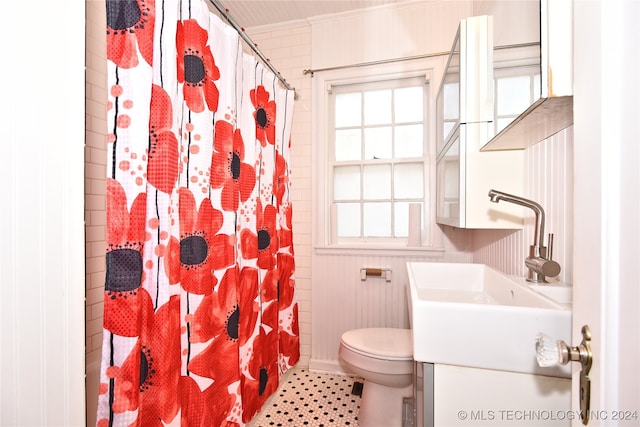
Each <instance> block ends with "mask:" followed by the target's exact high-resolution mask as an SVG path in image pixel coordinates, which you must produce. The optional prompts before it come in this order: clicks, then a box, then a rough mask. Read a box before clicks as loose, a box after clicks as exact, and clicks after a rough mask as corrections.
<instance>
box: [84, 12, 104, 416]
mask: <svg viewBox="0 0 640 427" xmlns="http://www.w3.org/2000/svg"><path fill="white" fill-rule="evenodd" d="M86 8H87V9H86V16H87V25H86V35H85V38H86V74H85V75H86V82H85V84H86V113H85V114H86V123H85V208H84V209H85V246H86V260H85V264H86V282H85V286H86V300H85V310H86V312H85V318H86V325H85V330H86V333H85V345H86V350H85V351H86V365H87V369H86V372H87V380H86V383H87V384H86V393H87V425H95V417H96V406H97V398H98V384H99V377H98V375H99V363H100V356H101V348H102V319H103V311H104V310H103V307H104V276H105V248H106V180H105V175H106V167H107V166H106V165H107V141H106V129H107V122H106V105H107V90H106V87H107V74H106V71H107V54H106V39H105V27H106V17H105V3H104V0H87V1H86Z"/></svg>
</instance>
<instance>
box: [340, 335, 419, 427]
mask: <svg viewBox="0 0 640 427" xmlns="http://www.w3.org/2000/svg"><path fill="white" fill-rule="evenodd" d="M339 355H340V359H341V360H342V362H343V363H344V365H345V368H346V370H347V371H348V372H350V373H352V374H355V375H358V376H360V377H362V378H363V379H364V386H363V389H362V399H361V401H360V412H359V414H358V424H359V425H360V426H361V427H401V426H402V417H403V399H404V398H405V397H411V396H412V395H413V345H412V339H411V330H410V329H397V328H365V329H353V330H350V331H347V332H345V333H344V334H342V339H341V340H340V349H339Z"/></svg>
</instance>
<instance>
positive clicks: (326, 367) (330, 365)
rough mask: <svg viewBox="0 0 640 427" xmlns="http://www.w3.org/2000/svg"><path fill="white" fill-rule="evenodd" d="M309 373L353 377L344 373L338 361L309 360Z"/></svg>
mask: <svg viewBox="0 0 640 427" xmlns="http://www.w3.org/2000/svg"><path fill="white" fill-rule="evenodd" d="M309 371H311V372H316V373H323V374H339V375H347V376H353V374H352V373H350V372H346V371H345V370H344V369H343V368H342V365H341V364H340V361H339V360H323V359H309Z"/></svg>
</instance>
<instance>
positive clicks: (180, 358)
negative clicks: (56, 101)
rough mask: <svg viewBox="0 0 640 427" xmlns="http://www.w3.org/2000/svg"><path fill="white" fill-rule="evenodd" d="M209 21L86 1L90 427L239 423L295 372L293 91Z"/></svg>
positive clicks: (189, 11)
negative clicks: (282, 379)
mask: <svg viewBox="0 0 640 427" xmlns="http://www.w3.org/2000/svg"><path fill="white" fill-rule="evenodd" d="M96 3H99V4H96ZM212 5H213V6H216V3H215V2H212ZM105 6H106V7H105ZM209 6H211V5H209V3H208V1H205V0H201V1H200V0H196V1H189V2H179V1H164V2H156V1H154V0H133V1H116V0H107V1H106V4H105V3H102V2H88V3H87V21H88V25H87V28H88V30H87V31H88V33H87V53H88V55H87V58H88V59H87V87H88V89H89V90H88V91H87V105H88V108H87V116H88V117H87V119H88V120H87V151H86V156H85V158H86V169H85V170H86V179H87V181H86V183H87V185H86V206H85V216H86V219H87V221H86V223H87V225H86V231H87V233H86V235H87V249H88V250H87V377H88V379H87V396H88V397H87V420H88V422H89V423H93V421H94V419H93V416H95V417H96V418H95V422H96V423H97V424H98V425H130V424H132V423H135V422H138V423H144V424H149V423H157V424H158V425H160V424H161V423H163V424H170V425H180V424H182V425H191V424H196V423H198V424H204V425H224V424H225V423H229V425H244V424H245V423H247V422H248V421H249V420H250V419H251V418H252V417H253V415H254V414H255V413H256V412H257V411H258V409H259V408H260V407H261V405H262V404H263V403H264V401H265V400H266V399H267V398H268V397H269V396H270V395H271V394H272V393H273V392H274V391H275V390H276V389H277V387H278V383H279V379H280V376H281V375H282V374H283V373H284V372H285V371H287V370H288V369H289V368H290V367H292V366H293V365H295V363H296V362H297V361H298V359H299V357H300V350H299V329H298V303H297V296H296V293H295V262H294V249H293V231H292V227H291V224H292V204H291V182H290V164H289V161H290V154H289V152H290V146H291V141H290V133H291V122H292V114H293V105H294V91H293V90H292V89H291V88H290V87H289V86H288V85H287V84H286V82H285V81H283V80H282V78H281V77H280V76H279V75H278V74H277V71H276V70H275V69H273V67H272V66H271V65H270V64H268V63H267V62H266V61H264V59H263V58H262V57H261V53H260V52H259V50H256V51H255V52H253V53H246V52H244V49H245V48H246V47H247V46H249V47H252V46H251V45H250V44H249V43H250V40H247V39H246V36H244V34H243V33H242V31H238V28H237V24H235V22H233V20H232V18H230V17H228V16H226V17H225V13H224V10H220V11H219V13H212V12H211V10H210V9H209ZM216 7H218V6H216ZM105 29H106V51H105V50H102V51H101V49H104V48H101V47H100V42H102V44H103V45H104V41H105ZM101 55H102V56H103V58H104V57H106V58H107V63H106V67H105V66H104V62H103V63H102V64H100V61H99V60H100V57H101ZM256 56H257V58H256ZM103 60H104V59H103ZM101 82H104V83H101ZM101 84H102V86H103V87H102V88H101V87H100V86H101ZM105 85H106V86H105ZM101 89H102V91H101ZM100 103H102V105H103V110H102V111H100V110H99V104H100ZM105 104H106V115H105V112H104V105H105ZM93 107H95V108H93ZM100 115H102V117H103V118H104V119H102V120H101V118H100ZM105 129H106V131H105ZM101 133H102V135H104V134H105V133H106V145H105V142H104V140H102V141H100V136H101ZM103 138H104V136H103ZM101 173H102V175H101ZM102 200H106V203H104V202H101V201H102ZM102 230H104V231H102ZM100 246H102V250H100ZM105 246H106V251H105ZM98 340H100V342H99V341H98ZM96 371H98V372H99V375H95V373H96ZM93 387H95V389H93ZM94 393H97V408H96V407H95V401H94V400H93V399H92V395H93V394H94ZM94 414H97V415H94Z"/></svg>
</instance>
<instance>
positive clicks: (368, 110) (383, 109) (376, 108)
mask: <svg viewBox="0 0 640 427" xmlns="http://www.w3.org/2000/svg"><path fill="white" fill-rule="evenodd" d="M387 123H391V89H387V90H376V91H371V92H365V93H364V124H365V125H381V124H387Z"/></svg>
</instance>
